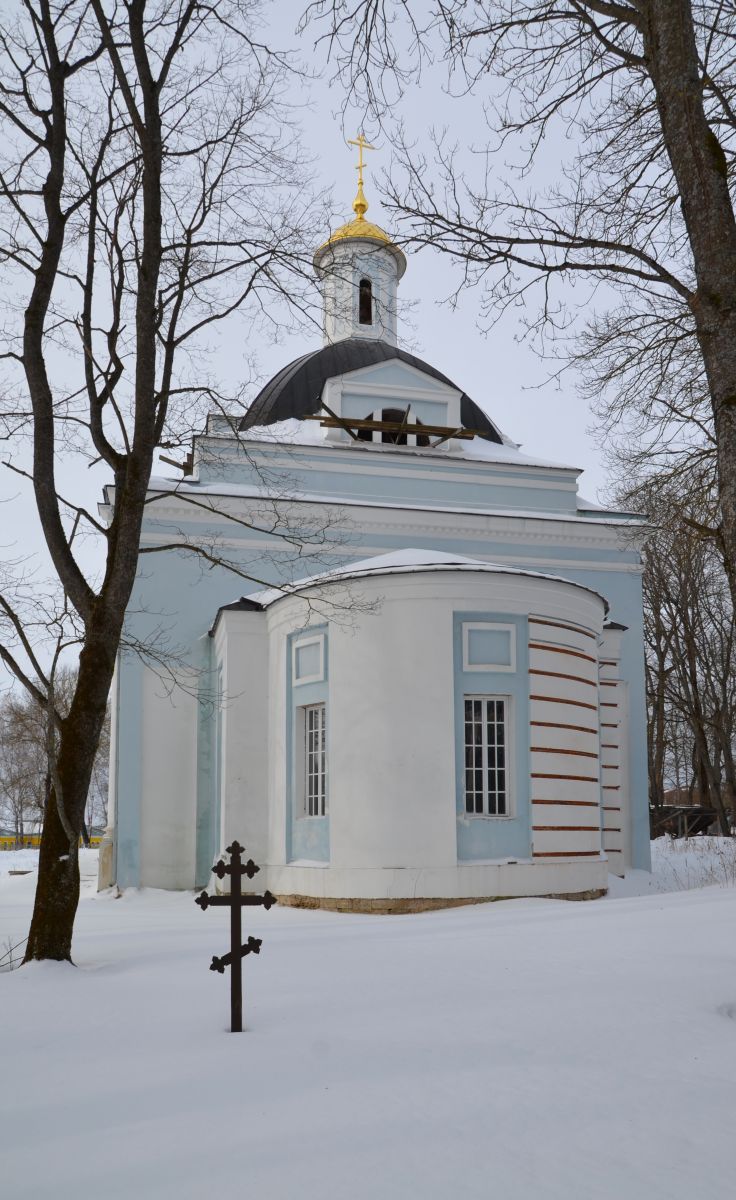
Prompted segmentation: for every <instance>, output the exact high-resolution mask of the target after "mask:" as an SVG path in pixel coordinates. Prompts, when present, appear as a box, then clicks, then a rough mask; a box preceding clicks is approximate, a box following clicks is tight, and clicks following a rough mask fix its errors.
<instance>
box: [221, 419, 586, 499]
mask: <svg viewBox="0 0 736 1200" xmlns="http://www.w3.org/2000/svg"><path fill="white" fill-rule="evenodd" d="M364 404H365V401H363V402H362V406H364ZM391 453H392V454H393V452H391ZM378 454H381V451H380V449H379V448H376V450H372V449H371V448H370V447H369V446H367V445H366V446H361V447H360V448H356V449H355V450H351V449H345V450H342V449H341V448H340V447H338V446H331V447H330V448H329V449H328V450H325V449H323V448H317V449H316V450H310V448H309V447H297V446H278V447H270V446H266V445H264V446H259V453H258V460H257V462H256V461H252V462H251V461H249V460H248V459H247V458H246V457H245V456H244V455H243V453H242V451H238V450H237V449H235V450H233V451H222V452H221V453H220V454H219V455H218V457H217V459H216V460H214V461H213V460H210V461H207V462H206V463H203V464H202V483H203V484H204V485H206V484H212V483H214V484H216V483H233V484H235V483H237V484H238V485H240V486H242V487H252V488H257V489H263V487H264V486H266V487H270V488H272V489H273V490H274V493H279V492H281V494H284V492H286V493H287V494H289V493H304V494H309V495H316V496H324V497H325V498H326V499H329V498H330V497H331V496H335V497H336V502H337V499H338V498H341V497H343V498H346V499H357V500H360V499H367V500H377V499H378V500H381V501H382V502H384V503H386V502H394V501H395V502H396V503H398V504H428V505H432V506H437V507H450V508H461V509H463V508H465V509H472V508H484V509H494V508H508V509H513V510H519V509H521V510H525V511H530V512H550V513H555V512H560V513H570V514H574V513H575V512H576V490H575V473H574V472H571V471H569V472H566V473H565V472H562V471H554V470H553V469H545V468H538V469H536V470H535V469H534V468H533V467H525V468H523V470H521V469H519V468H516V469H514V468H513V467H506V466H505V464H503V463H501V464H496V463H488V462H482V461H481V462H478V463H474V462H468V461H467V460H462V461H461V460H457V459H454V460H453V459H452V458H451V457H450V456H449V455H448V456H446V457H443V458H441V459H440V460H439V461H438V459H437V458H432V459H429V458H428V457H427V456H423V455H422V454H403V455H401V456H400V458H399V457H397V458H396V459H395V460H394V462H393V463H392V462H391V461H390V459H389V458H388V457H387V456H385V455H381V458H380V460H378V459H377V455H378ZM326 455H328V456H329V457H328V463H329V469H326V467H327V464H326V461H325V456H326ZM264 480H265V483H264ZM205 494H206V493H205Z"/></svg>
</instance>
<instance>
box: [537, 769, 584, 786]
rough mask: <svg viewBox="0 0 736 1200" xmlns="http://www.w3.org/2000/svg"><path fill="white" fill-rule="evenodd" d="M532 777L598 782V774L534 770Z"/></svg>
mask: <svg viewBox="0 0 736 1200" xmlns="http://www.w3.org/2000/svg"><path fill="white" fill-rule="evenodd" d="M530 778H531V779H563V780H564V781H565V783H597V782H598V777H597V776H596V775H550V774H549V773H547V772H546V771H532V773H531V776H530Z"/></svg>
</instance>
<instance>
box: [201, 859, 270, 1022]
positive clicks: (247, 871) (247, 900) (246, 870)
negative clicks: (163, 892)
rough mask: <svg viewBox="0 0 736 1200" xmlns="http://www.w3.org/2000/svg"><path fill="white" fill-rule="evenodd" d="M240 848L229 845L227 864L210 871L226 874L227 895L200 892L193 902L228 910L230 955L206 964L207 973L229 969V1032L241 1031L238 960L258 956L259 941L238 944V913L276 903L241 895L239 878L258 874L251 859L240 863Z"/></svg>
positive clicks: (251, 939) (266, 895)
mask: <svg viewBox="0 0 736 1200" xmlns="http://www.w3.org/2000/svg"><path fill="white" fill-rule="evenodd" d="M243 851H244V847H243V846H241V845H240V843H239V842H233V844H232V846H228V847H227V849H226V853H227V854H229V855H230V862H229V863H227V864H226V863H224V862H223V861H222V859H220V861H219V862H216V863H215V865H214V867H213V868H212V871H213V873H214V874H215V875H217V876H218V878H220V879H224V878H225V876H226V875H229V876H230V895H229V896H209V895H208V894H207V891H206V890H205V891H204V892H201V893H200V895H199V896H197V897H196V899H195V904H198V905H199V907H200V908H201V909H202V912H204V911H205V910H206V909H208V908H209V907H210V906H213V907H222V908H224V907H225V906H226V905H229V907H230V952H229V953H228V954H223V956H222V958H218V957H217V956H216V955H213V958H212V962H211V964H210V971H218V972H219V973H220V975H224V974H225V967H230V1029H231V1032H232V1033H242V1032H243V973H242V960H243V959H244V958H245V956H246V954H260V950H261V944H262V939H261V938H256V937H249V938H248V941H247V942H246V943H245V945H244V946H243V945H241V937H242V934H241V929H240V910H241V908H242V907H244V906H248V905H256V904H262V905H263V907H264V908H265V909H266V912H268V910H269V908H271V906H272V905H273V904H276V903H277V901H276V897H275V896H273V895H272V894H271V892H269V891H268V890H266V891H265V892H264V893H263V895H262V896H253V895H247V896H243V895H241V891H240V880H241V877H242V876H243V875H247V876H248V878H249V879H252V878H253V876H254V875H256V874H257V873H258V871H260V869H261V868H260V867H257V866H256V864H255V863H254V862H253V859H252V858H249V859H248V861H247V862H246V863H244V862H241V855H242V854H243Z"/></svg>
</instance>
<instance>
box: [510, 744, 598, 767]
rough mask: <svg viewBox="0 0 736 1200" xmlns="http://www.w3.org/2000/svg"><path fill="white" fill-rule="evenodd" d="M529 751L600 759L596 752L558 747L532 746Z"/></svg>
mask: <svg viewBox="0 0 736 1200" xmlns="http://www.w3.org/2000/svg"><path fill="white" fill-rule="evenodd" d="M529 749H530V750H536V751H537V752H538V753H539V754H574V755H575V756H576V757H577V758H597V757H598V755H597V754H596V753H595V751H594V750H562V749H561V748H560V747H558V746H530V747H529ZM617 769H618V768H617Z"/></svg>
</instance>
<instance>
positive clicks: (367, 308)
mask: <svg viewBox="0 0 736 1200" xmlns="http://www.w3.org/2000/svg"><path fill="white" fill-rule="evenodd" d="M358 321H359V322H360V324H361V325H372V324H373V286H372V284H371V281H370V279H361V281H360V285H359V290H358Z"/></svg>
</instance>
